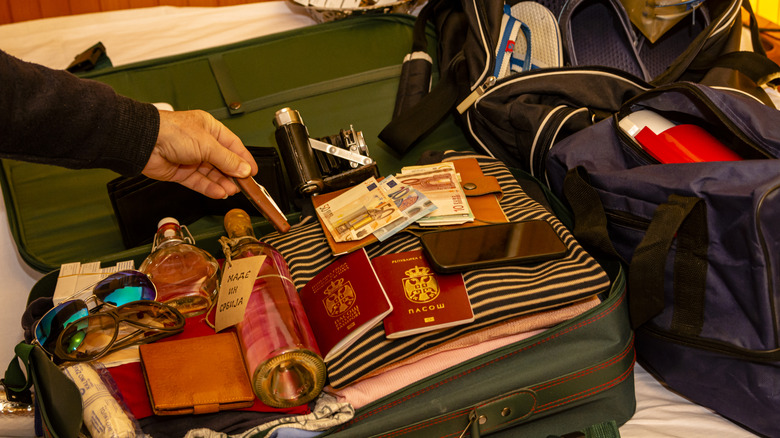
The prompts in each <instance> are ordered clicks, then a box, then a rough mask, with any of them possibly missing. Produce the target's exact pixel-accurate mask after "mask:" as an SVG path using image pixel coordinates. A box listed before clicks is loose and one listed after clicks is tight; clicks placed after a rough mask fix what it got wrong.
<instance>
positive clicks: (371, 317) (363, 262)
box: [299, 249, 393, 362]
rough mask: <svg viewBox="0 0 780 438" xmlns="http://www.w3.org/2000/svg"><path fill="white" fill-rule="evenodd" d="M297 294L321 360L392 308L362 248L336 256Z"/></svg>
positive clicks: (376, 323)
mask: <svg viewBox="0 0 780 438" xmlns="http://www.w3.org/2000/svg"><path fill="white" fill-rule="evenodd" d="M299 295H300V297H301V301H302V303H303V308H304V310H305V311H306V316H307V318H308V320H309V324H311V327H312V331H313V332H314V337H315V338H316V339H317V345H318V346H319V347H320V351H322V353H323V354H325V362H327V361H328V360H329V359H330V358H331V357H332V356H333V355H334V354H336V353H338V352H339V351H341V350H343V349H345V348H347V347H349V346H350V345H352V344H353V343H354V342H355V340H356V339H357V338H358V337H359V336H360V335H362V334H363V333H365V332H366V331H368V330H370V329H371V328H373V327H376V326H377V325H378V324H379V323H380V322H382V318H384V317H385V316H386V315H387V314H389V313H390V312H391V311H392V310H393V307H392V306H391V305H390V300H388V298H387V294H385V290H384V289H383V288H382V284H381V283H380V282H379V279H378V278H377V276H376V273H375V272H374V268H373V266H372V264H371V260H369V258H368V255H367V254H366V250H365V249H360V250H358V251H355V252H352V253H350V254H347V255H345V256H342V257H339V258H338V259H336V261H334V262H333V263H331V264H330V265H328V266H326V267H325V269H323V270H322V271H320V272H319V273H318V274H317V275H316V276H315V277H314V278H312V279H311V280H309V282H308V283H306V285H305V286H304V287H303V288H301V290H300V292H299Z"/></svg>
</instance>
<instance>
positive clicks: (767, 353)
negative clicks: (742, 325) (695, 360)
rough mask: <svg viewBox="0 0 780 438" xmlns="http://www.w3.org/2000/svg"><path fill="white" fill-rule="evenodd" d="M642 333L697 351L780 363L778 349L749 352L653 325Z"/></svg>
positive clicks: (646, 327)
mask: <svg viewBox="0 0 780 438" xmlns="http://www.w3.org/2000/svg"><path fill="white" fill-rule="evenodd" d="M639 330H641V331H643V332H644V333H646V334H648V335H651V336H653V337H656V338H658V339H662V340H663V341H665V342H671V343H674V344H678V345H681V346H685V347H692V348H695V349H697V350H704V351H710V352H713V353H719V354H723V355H727V356H731V357H734V358H737V359H741V360H747V361H750V362H762V363H763V362H777V361H780V349H774V350H750V349H747V348H741V347H737V346H735V345H732V344H728V343H726V342H722V341H717V340H714V339H705V338H701V337H691V336H683V335H679V334H676V333H672V332H670V331H668V330H664V329H662V328H660V327H658V326H657V325H654V324H646V325H644V326H642V327H640V328H639Z"/></svg>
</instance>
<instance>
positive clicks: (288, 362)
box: [223, 209, 325, 408]
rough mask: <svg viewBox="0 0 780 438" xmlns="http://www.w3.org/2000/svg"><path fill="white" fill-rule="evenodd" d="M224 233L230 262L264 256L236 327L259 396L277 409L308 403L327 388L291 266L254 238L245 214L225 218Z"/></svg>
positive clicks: (231, 213) (236, 212)
mask: <svg viewBox="0 0 780 438" xmlns="http://www.w3.org/2000/svg"><path fill="white" fill-rule="evenodd" d="M225 230H226V231H227V234H228V238H227V239H225V238H223V248H224V250H225V257H226V260H227V262H229V261H230V260H232V259H240V258H245V257H252V256H259V255H264V256H265V260H264V261H263V264H262V265H261V267H260V271H259V272H258V274H257V279H256V280H255V283H254V286H253V288H252V293H251V295H250V296H249V299H248V301H247V307H246V311H245V313H244V319H243V321H242V322H240V323H238V324H237V325H236V332H237V334H238V339H239V341H240V342H241V348H242V349H243V351H244V360H245V362H246V366H247V371H248V373H249V375H250V376H251V379H252V386H253V388H254V391H255V394H256V395H257V397H258V398H259V399H260V400H261V401H262V402H263V403H265V404H267V405H269V406H273V407H278V408H282V407H291V406H299V405H302V404H304V403H307V402H309V401H311V400H313V399H314V398H315V397H317V395H318V394H319V393H320V392H321V391H322V388H323V386H324V385H325V363H324V361H323V360H322V357H321V356H320V353H319V349H318V348H317V343H316V341H315V340H314V333H313V332H312V329H311V326H310V325H309V321H308V320H307V318H306V313H305V312H304V310H303V304H302V303H301V300H300V298H299V296H298V291H297V289H296V288H295V284H293V281H292V277H291V275H290V270H289V268H288V267H287V262H285V260H284V258H283V257H282V255H281V254H279V252H278V251H276V250H275V249H274V248H272V247H271V246H270V245H268V244H265V243H263V242H260V241H259V240H257V238H255V234H254V230H253V229H252V223H251V221H250V218H249V215H248V214H247V213H246V212H245V211H243V210H241V209H233V210H230V211H229V212H228V213H227V214H226V215H225Z"/></svg>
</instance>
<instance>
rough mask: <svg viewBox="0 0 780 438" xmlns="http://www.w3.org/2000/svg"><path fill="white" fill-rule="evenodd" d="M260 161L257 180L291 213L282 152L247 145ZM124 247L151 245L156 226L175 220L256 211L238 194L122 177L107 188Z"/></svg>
mask: <svg viewBox="0 0 780 438" xmlns="http://www.w3.org/2000/svg"><path fill="white" fill-rule="evenodd" d="M247 149H248V150H249V152H250V153H251V154H252V156H253V157H254V158H255V161H256V162H257V167H258V171H257V175H255V181H257V182H258V183H259V184H260V185H262V186H263V187H265V188H266V190H267V191H268V193H269V194H270V195H271V197H272V198H273V199H274V202H276V204H277V205H278V206H279V208H280V209H281V210H282V212H283V213H289V212H290V211H291V207H290V201H289V196H288V188H287V186H286V185H285V179H284V173H283V170H282V164H281V160H280V158H279V153H278V152H277V151H276V149H274V148H272V147H259V146H247ZM106 189H107V190H108V197H109V199H110V200H111V206H112V207H113V209H114V215H115V216H116V220H117V223H118V225H119V231H120V232H121V233H122V242H123V243H124V245H125V248H134V247H136V246H138V245H141V244H146V243H151V241H152V239H153V238H154V234H155V232H156V231H157V223H158V222H159V221H160V219H162V218H165V217H174V218H176V219H177V220H178V221H179V223H180V224H184V225H189V224H191V223H193V222H195V221H197V220H198V219H200V218H202V217H204V216H224V215H225V213H227V212H228V211H230V210H231V209H233V208H241V209H243V210H244V211H246V212H247V213H249V214H250V215H255V214H256V215H259V214H260V213H259V212H258V211H257V209H256V208H255V207H254V205H252V203H250V202H249V200H248V199H246V197H245V196H243V195H242V194H241V193H237V194H235V195H233V196H231V197H229V198H228V199H211V198H208V197H206V196H203V195H201V194H200V193H197V192H195V191H193V190H190V189H188V188H186V187H184V186H182V185H181V184H178V183H174V182H169V181H157V180H154V179H151V178H147V177H146V176H144V175H137V176H133V177H119V178H115V179H113V180H111V181H109V182H108V184H107V185H106Z"/></svg>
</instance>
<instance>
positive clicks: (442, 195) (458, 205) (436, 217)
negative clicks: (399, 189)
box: [398, 170, 474, 226]
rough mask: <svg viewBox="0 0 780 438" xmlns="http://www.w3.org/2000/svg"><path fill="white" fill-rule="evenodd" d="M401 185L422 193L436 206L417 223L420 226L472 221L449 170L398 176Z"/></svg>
mask: <svg viewBox="0 0 780 438" xmlns="http://www.w3.org/2000/svg"><path fill="white" fill-rule="evenodd" d="M398 179H399V181H400V182H401V183H403V184H407V185H409V186H411V187H413V188H415V189H417V190H419V191H420V192H422V193H423V194H424V195H425V196H427V197H428V199H430V200H431V202H433V203H434V205H436V210H434V211H433V212H432V213H429V214H428V215H426V216H425V217H423V218H421V219H419V220H418V221H417V223H418V224H420V225H427V226H431V225H450V224H462V223H465V222H471V221H473V220H474V214H473V213H472V212H471V208H470V207H469V203H468V200H467V199H466V194H465V193H463V189H462V188H461V186H460V182H459V181H458V174H457V173H456V172H454V171H451V170H436V171H432V172H426V173H413V174H411V175H405V174H401V175H398Z"/></svg>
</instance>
